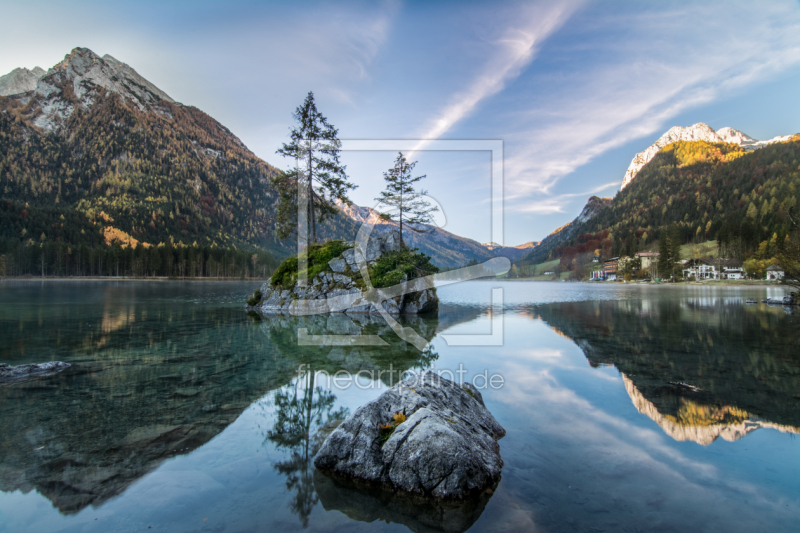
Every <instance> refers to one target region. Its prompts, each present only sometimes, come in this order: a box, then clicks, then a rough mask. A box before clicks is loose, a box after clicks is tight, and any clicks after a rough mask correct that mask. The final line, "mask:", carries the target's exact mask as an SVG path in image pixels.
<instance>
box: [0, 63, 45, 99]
mask: <svg viewBox="0 0 800 533" xmlns="http://www.w3.org/2000/svg"><path fill="white" fill-rule="evenodd" d="M44 74H45V72H44V69H42V68H40V67H34V68H33V70H28V69H26V68H15V69H14V70H12V71H11V72H9V73H8V74H6V75H4V76H0V96H11V95H13V94H20V93H27V92H29V91H32V90H34V89H35V88H36V82H37V81H39V78H41V77H42V76H44Z"/></svg>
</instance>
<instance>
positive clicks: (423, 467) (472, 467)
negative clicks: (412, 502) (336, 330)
mask: <svg viewBox="0 0 800 533" xmlns="http://www.w3.org/2000/svg"><path fill="white" fill-rule="evenodd" d="M398 412H400V413H404V414H405V417H406V419H405V421H403V422H402V423H400V424H399V425H397V426H396V428H395V429H394V431H393V432H392V433H391V435H390V436H389V438H388V440H385V442H383V443H382V442H381V438H380V432H381V429H380V428H381V426H385V425H387V424H390V423H391V422H392V417H393V415H394V414H395V413H398ZM505 434H506V432H505V430H504V429H503V428H502V427H501V426H500V424H498V423H497V421H496V420H495V419H494V417H493V416H492V414H491V413H490V412H489V410H488V409H486V406H485V405H484V403H483V398H482V397H481V394H480V392H478V390H477V389H475V387H473V386H472V385H470V384H469V383H465V384H463V385H461V386H459V385H458V384H456V383H454V382H452V381H450V380H448V379H445V378H442V377H440V376H438V375H437V374H435V373H434V372H431V371H427V372H425V373H424V374H421V375H419V376H412V377H411V378H409V379H407V380H405V381H402V382H400V383H398V384H397V385H395V386H394V387H392V388H391V389H389V390H387V391H386V392H385V393H383V394H382V395H381V396H379V397H378V398H377V399H375V400H373V401H371V402H369V403H368V404H366V405H364V406H362V407H360V408H359V409H358V410H357V411H356V412H355V413H353V414H352V415H351V416H350V417H349V418H347V420H345V421H344V422H343V423H342V424H341V425H340V426H339V427H338V428H336V430H335V431H333V433H331V435H330V436H329V437H328V438H327V439H326V440H325V442H324V443H323V445H322V447H321V448H320V450H319V452H318V453H317V455H316V457H315V458H314V465H315V466H316V467H317V469H319V470H320V471H321V472H323V473H325V474H327V475H329V476H331V477H333V478H335V479H340V480H343V481H345V482H354V481H355V482H359V483H363V484H366V485H371V486H380V487H382V488H384V489H388V490H390V491H397V492H402V493H408V494H413V495H419V496H424V497H433V498H439V499H444V500H455V499H464V498H468V497H474V496H476V495H479V494H481V493H482V492H484V491H485V490H486V489H489V488H492V487H494V486H495V485H496V484H497V483H498V482H499V481H500V471H501V469H502V467H503V460H502V459H501V458H500V446H499V444H498V443H497V441H498V440H499V439H501V438H502V437H503V436H505Z"/></svg>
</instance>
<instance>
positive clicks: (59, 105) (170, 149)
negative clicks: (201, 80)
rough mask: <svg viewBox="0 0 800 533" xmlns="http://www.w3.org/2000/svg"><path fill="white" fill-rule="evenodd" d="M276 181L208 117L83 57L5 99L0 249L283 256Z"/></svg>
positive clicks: (84, 53)
mask: <svg viewBox="0 0 800 533" xmlns="http://www.w3.org/2000/svg"><path fill="white" fill-rule="evenodd" d="M31 72H34V71H31ZM12 74H13V73H12ZM276 172H277V170H276V169H275V168H274V167H272V166H270V165H268V164H267V163H265V162H263V161H262V160H260V159H259V158H258V157H256V156H255V155H254V154H253V153H252V152H250V150H248V149H247V147H246V146H245V145H244V144H243V143H242V142H241V141H240V140H239V139H238V138H237V137H236V136H235V135H233V133H231V132H230V131H229V130H228V129H227V128H225V127H224V126H222V125H221V124H220V123H218V122H217V121H216V120H214V119H213V118H211V117H209V116H208V115H206V114H205V113H203V112H202V111H200V110H199V109H197V108H195V107H192V106H188V105H183V104H180V103H177V102H175V101H174V100H173V99H172V98H170V97H169V96H168V95H167V94H166V93H165V92H164V91H162V90H160V89H159V88H158V87H156V86H155V85H154V84H152V83H151V82H149V81H147V80H146V79H144V78H143V77H142V76H141V75H139V74H138V73H137V72H136V71H135V70H134V69H133V68H131V67H130V66H128V65H126V64H125V63H122V62H120V61H118V60H116V59H114V58H113V57H111V56H108V55H107V56H104V57H100V56H98V55H96V54H95V53H94V52H92V51H91V50H88V49H86V48H76V49H74V50H73V51H72V52H70V53H69V54H68V55H67V56H66V57H65V58H64V60H63V61H62V62H60V63H59V64H57V65H56V66H54V67H53V68H51V69H50V70H49V71H48V72H47V73H46V74H45V75H43V76H42V77H40V78H38V80H37V81H36V85H35V88H34V89H33V90H29V91H27V92H23V93H19V94H14V95H12V96H0V180H2V189H0V200H2V201H1V202H0V204H2V206H3V208H2V209H0V221H2V224H1V225H0V239H3V238H5V239H21V240H22V241H25V242H28V243H30V242H34V241H35V242H45V241H56V242H62V243H67V244H72V245H78V244H85V245H87V246H89V247H96V246H100V245H110V244H112V243H114V242H118V243H120V244H134V243H136V242H141V243H143V244H145V245H156V244H159V243H165V242H168V241H169V242H174V243H176V244H177V243H184V244H187V245H191V244H193V243H197V244H198V245H202V246H208V245H216V246H223V247H229V246H238V247H242V246H260V247H263V248H270V249H281V248H282V247H283V245H282V244H281V243H279V242H278V241H277V240H276V239H275V238H274V235H273V226H272V214H273V210H274V204H275V201H276V199H277V195H276V194H275V192H274V191H273V189H272V187H271V184H270V178H271V177H272V176H274V175H275V174H276Z"/></svg>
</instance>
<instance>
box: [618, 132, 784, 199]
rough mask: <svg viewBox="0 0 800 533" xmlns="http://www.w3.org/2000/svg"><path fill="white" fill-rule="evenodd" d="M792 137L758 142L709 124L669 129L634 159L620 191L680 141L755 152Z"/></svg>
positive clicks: (740, 133) (739, 133)
mask: <svg viewBox="0 0 800 533" xmlns="http://www.w3.org/2000/svg"><path fill="white" fill-rule="evenodd" d="M790 137H791V135H787V136H782V137H774V138H772V139H769V140H768V141H758V140H756V139H754V138H752V137H750V136H749V135H746V134H744V133H742V132H741V131H739V130H736V129H733V128H729V127H725V128H720V129H719V131H714V129H713V128H712V127H711V126H709V125H708V124H703V123H702V122H698V123H697V124H695V125H693V126H689V127H687V128H684V127H681V126H675V127H672V128H670V129H669V131H667V132H666V133H665V134H664V135H662V136H661V137H659V138H658V140H657V141H656V142H654V143H653V144H651V145H650V146H648V147H647V148H646V149H645V150H644V151H642V152H639V153H638V154H636V155H635V156H634V157H633V160H632V161H631V164H630V165H629V166H628V170H627V171H625V177H624V178H623V179H622V186H621V187H620V190H622V189H624V188H625V187H627V186H628V184H629V183H630V182H631V181H632V180H633V178H635V177H636V174H638V173H639V171H640V170H642V167H644V166H645V165H646V164H647V163H649V162H650V161H651V160H652V159H653V158H654V157H655V156H656V154H657V153H658V151H659V150H661V149H662V148H664V147H665V146H667V145H669V144H672V143H674V142H678V141H706V142H710V143H733V144H738V145H739V146H741V147H742V148H744V149H745V150H755V149H757V148H762V147H764V146H767V145H770V144H773V143H776V142H784V141H787V140H789V138H790Z"/></svg>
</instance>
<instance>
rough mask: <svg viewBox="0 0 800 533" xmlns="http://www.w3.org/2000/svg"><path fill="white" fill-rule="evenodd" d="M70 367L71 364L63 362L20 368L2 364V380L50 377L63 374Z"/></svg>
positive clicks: (0, 365) (0, 368)
mask: <svg viewBox="0 0 800 533" xmlns="http://www.w3.org/2000/svg"><path fill="white" fill-rule="evenodd" d="M69 367H70V364H69V363H62V362H61V361H50V362H48V363H38V364H33V365H19V366H11V365H7V364H4V363H0V380H2V381H5V380H11V379H18V378H25V377H29V376H44V375H50V374H55V373H56V372H61V371H62V370H64V369H65V368H69Z"/></svg>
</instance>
